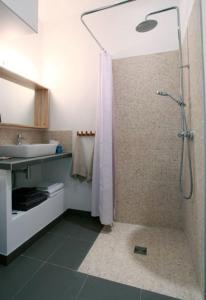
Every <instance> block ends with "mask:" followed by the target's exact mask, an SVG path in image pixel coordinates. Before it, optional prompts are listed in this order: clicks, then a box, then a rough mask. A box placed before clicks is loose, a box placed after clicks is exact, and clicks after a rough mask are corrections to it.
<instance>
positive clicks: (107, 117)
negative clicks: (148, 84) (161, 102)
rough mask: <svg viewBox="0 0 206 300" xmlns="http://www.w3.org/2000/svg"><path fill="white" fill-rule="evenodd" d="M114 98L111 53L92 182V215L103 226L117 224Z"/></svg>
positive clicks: (104, 60)
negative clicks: (113, 146) (113, 138)
mask: <svg viewBox="0 0 206 300" xmlns="http://www.w3.org/2000/svg"><path fill="white" fill-rule="evenodd" d="M112 96H113V83H112V60H111V57H110V55H109V54H107V53H105V52H102V53H101V56H100V95H99V99H98V103H97V124H96V137H95V148H94V164H93V179H92V216H95V217H96V216H99V217H100V221H101V223H102V224H103V225H112V223H113V206H114V204H113V159H112V155H113V153H112Z"/></svg>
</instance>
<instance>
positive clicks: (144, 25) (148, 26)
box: [136, 19, 158, 32]
mask: <svg viewBox="0 0 206 300" xmlns="http://www.w3.org/2000/svg"><path fill="white" fill-rule="evenodd" d="M157 24H158V22H157V21H156V20H152V19H151V20H145V21H143V22H141V23H140V24H139V25H137V27H136V31H138V32H147V31H150V30H152V29H154V28H155V27H156V26H157Z"/></svg>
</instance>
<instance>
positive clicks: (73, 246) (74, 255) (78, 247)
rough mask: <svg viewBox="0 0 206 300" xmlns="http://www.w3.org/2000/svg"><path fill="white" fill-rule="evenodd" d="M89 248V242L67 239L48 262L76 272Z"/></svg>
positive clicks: (90, 244)
mask: <svg viewBox="0 0 206 300" xmlns="http://www.w3.org/2000/svg"><path fill="white" fill-rule="evenodd" d="M91 246H92V243H91V242H87V241H80V240H76V239H67V240H66V242H65V243H64V245H63V246H62V247H61V248H59V249H58V250H57V251H56V252H55V253H54V254H53V255H52V256H51V257H50V258H49V260H48V261H49V262H50V263H53V264H56V265H60V266H64V267H68V268H71V269H73V270H77V269H78V267H79V266H80V264H81V262H82V260H83V259H84V257H85V256H86V255H87V253H88V251H89V249H90V248H91Z"/></svg>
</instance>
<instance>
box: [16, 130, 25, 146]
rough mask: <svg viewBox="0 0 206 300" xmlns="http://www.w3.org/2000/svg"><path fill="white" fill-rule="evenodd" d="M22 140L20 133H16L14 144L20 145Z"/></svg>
mask: <svg viewBox="0 0 206 300" xmlns="http://www.w3.org/2000/svg"><path fill="white" fill-rule="evenodd" d="M23 139H24V137H23V135H22V133H18V134H17V139H16V144H17V145H21V144H22V140H23Z"/></svg>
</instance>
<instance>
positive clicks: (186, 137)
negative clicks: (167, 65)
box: [136, 6, 193, 199]
mask: <svg viewBox="0 0 206 300" xmlns="http://www.w3.org/2000/svg"><path fill="white" fill-rule="evenodd" d="M170 10H175V11H176V13H177V25H178V26H177V30H178V43H179V81H180V83H179V96H178V99H176V98H174V97H173V96H171V95H170V94H169V93H167V92H165V91H157V95H159V96H163V97H169V98H170V99H172V100H173V101H175V102H176V103H177V104H178V105H179V108H180V114H181V131H180V132H179V133H178V137H179V138H181V140H182V147H181V160H180V175H179V187H180V192H181V194H182V195H183V198H184V199H190V198H191V197H192V194H193V174H192V160H191V150H190V142H191V140H192V139H193V132H192V131H191V130H190V129H189V128H188V124H187V118H186V114H185V106H186V104H185V102H184V92H183V90H184V86H183V84H184V83H183V69H184V68H186V67H189V66H188V65H183V55H182V39H181V27H180V13H179V8H178V7H177V6H172V7H169V8H165V9H162V10H158V11H154V12H151V13H149V14H148V15H146V17H145V20H144V21H143V22H141V23H140V24H139V25H137V27H136V31H138V32H142V33H144V32H148V31H150V30H152V29H154V28H155V27H156V26H157V24H158V22H157V21H156V20H153V19H148V18H149V17H150V16H152V15H155V14H159V13H163V12H167V11H170ZM186 147H187V157H185V148H186ZM185 159H187V160H188V168H189V182H190V187H189V192H188V193H186V191H185V189H184V174H183V173H184V162H185Z"/></svg>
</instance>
